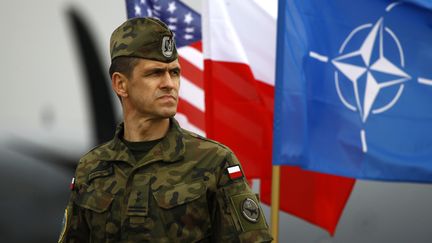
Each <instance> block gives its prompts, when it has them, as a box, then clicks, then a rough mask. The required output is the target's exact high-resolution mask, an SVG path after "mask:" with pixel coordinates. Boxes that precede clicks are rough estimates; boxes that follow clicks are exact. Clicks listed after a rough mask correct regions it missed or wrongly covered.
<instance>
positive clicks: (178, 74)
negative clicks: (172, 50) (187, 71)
mask: <svg viewBox="0 0 432 243" xmlns="http://www.w3.org/2000/svg"><path fill="white" fill-rule="evenodd" d="M171 76H173V77H178V76H180V69H178V68H176V69H173V70H171Z"/></svg>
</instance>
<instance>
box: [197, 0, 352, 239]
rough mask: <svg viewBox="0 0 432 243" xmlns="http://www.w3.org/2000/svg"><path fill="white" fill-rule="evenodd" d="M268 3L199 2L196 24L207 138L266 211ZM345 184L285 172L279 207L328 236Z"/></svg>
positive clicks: (271, 62)
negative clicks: (225, 149)
mask: <svg viewBox="0 0 432 243" xmlns="http://www.w3.org/2000/svg"><path fill="white" fill-rule="evenodd" d="M271 2H272V1H253V0H250V1H230V0H207V1H205V4H204V9H203V16H202V18H203V26H202V27H203V48H204V80H205V85H204V88H205V104H206V106H205V116H206V120H205V121H206V133H207V136H208V137H210V138H212V139H215V140H217V141H220V142H222V143H224V144H226V145H227V146H229V147H230V148H231V149H232V150H233V151H234V152H235V154H236V155H237V157H238V158H239V160H240V162H241V163H242V167H243V169H244V173H245V175H246V177H247V178H248V179H259V180H260V181H261V183H260V194H261V199H262V201H263V202H264V203H267V204H270V188H271V187H270V184H271V183H270V181H271V154H272V134H273V105H274V103H273V101H274V77H275V75H274V72H275V56H276V51H277V50H276V11H275V9H276V3H271ZM272 4H273V8H272V6H271V5H272ZM272 9H273V10H272ZM353 184H354V180H352V179H347V178H343V177H337V176H331V175H326V174H319V173H313V172H306V171H303V170H301V169H299V168H295V167H288V166H286V167H283V168H282V171H281V199H280V206H281V209H282V210H284V211H287V212H289V213H291V214H293V215H296V216H298V217H300V218H303V219H305V220H307V221H309V222H311V223H313V224H316V225H318V226H320V227H322V228H324V229H326V230H327V231H329V232H330V233H331V234H333V233H334V230H335V227H336V225H337V222H338V220H339V217H340V215H341V212H342V210H343V208H344V206H345V203H346V201H347V199H348V197H349V195H350V193H351V190H352V186H353Z"/></svg>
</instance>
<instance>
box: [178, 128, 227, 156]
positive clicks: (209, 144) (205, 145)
mask: <svg viewBox="0 0 432 243" xmlns="http://www.w3.org/2000/svg"><path fill="white" fill-rule="evenodd" d="M181 132H182V134H183V136H184V139H185V142H186V143H194V144H195V145H197V146H199V147H198V148H200V149H211V150H217V151H219V152H221V153H224V154H231V153H232V151H231V149H230V148H229V147H228V146H226V145H224V144H222V143H220V142H217V141H215V140H212V139H209V138H206V137H204V136H201V135H199V134H197V133H194V132H191V131H189V130H186V129H183V128H181Z"/></svg>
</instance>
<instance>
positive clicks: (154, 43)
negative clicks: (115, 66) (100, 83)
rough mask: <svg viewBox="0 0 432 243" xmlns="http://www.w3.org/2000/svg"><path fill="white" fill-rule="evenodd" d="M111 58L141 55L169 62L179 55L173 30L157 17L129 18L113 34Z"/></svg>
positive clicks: (141, 56) (140, 56)
mask: <svg viewBox="0 0 432 243" xmlns="http://www.w3.org/2000/svg"><path fill="white" fill-rule="evenodd" d="M110 54H111V60H113V59H114V58H116V57H139V58H145V59H149V60H154V61H159V62H165V63H169V62H172V61H175V60H176V59H177V57H178V54H177V49H176V46H175V41H174V35H173V33H172V31H171V30H170V29H169V28H168V27H167V26H166V24H165V23H163V22H162V21H160V20H158V19H155V18H149V17H147V18H133V19H128V20H127V21H126V22H124V23H123V24H122V25H120V26H119V27H118V28H117V29H115V30H114V32H113V33H112V35H111V39H110Z"/></svg>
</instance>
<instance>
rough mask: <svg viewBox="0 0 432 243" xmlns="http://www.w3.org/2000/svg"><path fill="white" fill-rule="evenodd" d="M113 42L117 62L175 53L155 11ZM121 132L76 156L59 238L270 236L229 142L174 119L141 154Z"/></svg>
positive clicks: (126, 26) (168, 57) (123, 28)
mask: <svg viewBox="0 0 432 243" xmlns="http://www.w3.org/2000/svg"><path fill="white" fill-rule="evenodd" d="M110 48H111V50H110V53H111V60H112V61H113V60H114V59H115V58H117V57H137V58H145V59H149V60H154V61H159V62H165V63H169V62H172V61H175V60H176V59H177V57H178V54H177V50H176V47H175V43H174V38H173V33H172V32H171V31H170V30H169V29H168V27H167V26H166V25H165V24H164V23H162V22H161V21H159V20H157V19H152V18H135V19H130V20H127V21H126V22H125V23H123V24H122V25H120V27H118V28H117V29H116V30H115V31H114V32H113V34H112V35H111V41H110ZM122 136H123V126H119V128H118V129H117V132H116V135H115V137H114V138H113V140H111V141H109V142H108V143H106V144H103V145H101V146H99V147H97V148H95V149H93V150H92V151H90V152H89V153H88V154H86V155H85V156H84V157H83V158H82V159H81V160H80V161H79V164H78V167H77V170H76V174H75V179H76V180H75V183H74V184H73V187H72V193H71V197H70V200H69V203H68V206H67V208H66V212H65V218H64V227H63V231H62V233H61V235H60V240H59V242H62V243H63V242H77V243H78V242H79V243H82V242H187V243H189V242H222V241H226V242H270V241H271V240H272V238H271V236H270V234H269V231H268V227H267V223H266V221H265V218H264V215H263V212H262V210H261V208H260V207H259V201H258V198H257V197H256V195H255V194H253V193H252V192H251V190H250V188H249V186H248V185H247V183H246V180H245V178H244V177H243V175H242V172H241V170H240V165H239V162H238V161H237V159H236V158H235V156H234V155H233V153H232V152H231V151H230V150H229V149H228V148H227V147H225V146H223V145H221V144H219V143H217V142H214V141H211V140H208V139H205V138H203V137H200V136H198V135H196V134H194V133H191V132H188V131H186V130H183V129H181V128H180V127H179V126H178V124H177V122H176V121H175V120H174V119H171V120H170V128H169V131H168V133H167V134H166V135H165V137H164V138H163V139H162V140H161V141H160V142H159V143H158V144H156V145H155V146H154V147H153V148H152V149H151V150H150V151H149V152H148V153H147V154H146V155H145V156H144V157H142V158H141V159H139V160H138V161H136V160H135V157H134V156H133V154H132V153H131V151H130V150H129V149H128V148H127V147H126V145H125V144H124V143H123V142H122V140H121V138H122ZM232 169H237V170H232ZM233 171H234V172H233Z"/></svg>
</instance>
